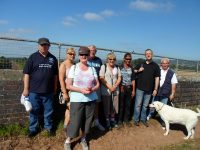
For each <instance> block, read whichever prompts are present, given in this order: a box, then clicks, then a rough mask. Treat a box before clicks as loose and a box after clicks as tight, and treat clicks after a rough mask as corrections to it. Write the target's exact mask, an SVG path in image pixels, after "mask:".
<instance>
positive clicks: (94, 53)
mask: <svg viewBox="0 0 200 150" xmlns="http://www.w3.org/2000/svg"><path fill="white" fill-rule="evenodd" d="M89 49H90V58H94V57H95V55H96V52H97V50H96V48H95V47H90V48H89Z"/></svg>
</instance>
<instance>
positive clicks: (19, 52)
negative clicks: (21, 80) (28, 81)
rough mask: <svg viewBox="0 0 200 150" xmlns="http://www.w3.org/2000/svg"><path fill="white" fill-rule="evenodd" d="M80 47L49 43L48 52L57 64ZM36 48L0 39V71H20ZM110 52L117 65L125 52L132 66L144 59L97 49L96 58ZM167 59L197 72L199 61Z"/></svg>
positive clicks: (21, 41)
mask: <svg viewBox="0 0 200 150" xmlns="http://www.w3.org/2000/svg"><path fill="white" fill-rule="evenodd" d="M80 46H83V45H75V44H67V43H59V42H51V47H50V52H51V53H52V54H53V55H55V56H56V57H57V59H58V62H59V63H61V62H62V61H63V60H64V59H65V57H66V49H67V48H68V47H74V48H75V50H76V53H77V54H78V49H79V47H80ZM37 47H38V43H37V40H28V39H19V38H8V37H0V69H13V70H22V69H23V67H24V64H25V62H26V60H27V59H28V57H29V55H30V54H32V53H34V52H36V51H37V49H38V48H37ZM110 52H114V53H115V55H116V57H117V62H118V63H121V61H122V60H123V56H124V54H125V53H127V52H129V53H132V55H133V65H136V64H137V63H138V62H139V61H141V60H143V59H145V57H144V54H143V53H137V52H135V51H133V50H132V51H130V50H129V51H124V50H123V51H122V50H116V49H107V48H99V47H97V56H98V57H100V58H101V59H102V60H103V61H105V58H106V55H107V54H108V53H110ZM163 57H165V56H157V55H154V58H153V59H154V61H155V62H157V63H158V64H160V60H161V58H163ZM76 58H77V57H76ZM168 58H169V57H168ZM169 59H170V67H171V68H172V69H174V70H175V71H189V72H197V73H198V71H199V61H196V60H183V59H178V58H172V57H170V58H169ZM77 61H78V60H77Z"/></svg>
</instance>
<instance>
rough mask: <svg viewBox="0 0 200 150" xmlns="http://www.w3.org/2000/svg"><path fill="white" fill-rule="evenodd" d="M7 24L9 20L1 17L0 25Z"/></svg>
mask: <svg viewBox="0 0 200 150" xmlns="http://www.w3.org/2000/svg"><path fill="white" fill-rule="evenodd" d="M5 24H8V21H7V20H1V19H0V25H5Z"/></svg>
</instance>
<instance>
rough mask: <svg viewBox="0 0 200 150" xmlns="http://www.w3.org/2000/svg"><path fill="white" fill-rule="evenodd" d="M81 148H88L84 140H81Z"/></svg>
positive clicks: (85, 149) (83, 149) (84, 149)
mask: <svg viewBox="0 0 200 150" xmlns="http://www.w3.org/2000/svg"><path fill="white" fill-rule="evenodd" d="M81 146H82V150H89V147H88V144H87V142H86V141H85V140H83V141H81Z"/></svg>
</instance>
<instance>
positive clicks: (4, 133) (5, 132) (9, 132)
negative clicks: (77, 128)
mask: <svg viewBox="0 0 200 150" xmlns="http://www.w3.org/2000/svg"><path fill="white" fill-rule="evenodd" d="M28 127H29V123H28V122H26V123H25V124H24V125H20V124H17V123H16V124H11V125H1V126H0V137H12V136H20V135H24V136H26V135H28ZM41 130H42V129H41ZM62 130H63V121H60V122H59V123H58V125H57V128H56V133H59V132H61V131H62ZM42 133H43V132H41V134H42Z"/></svg>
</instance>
